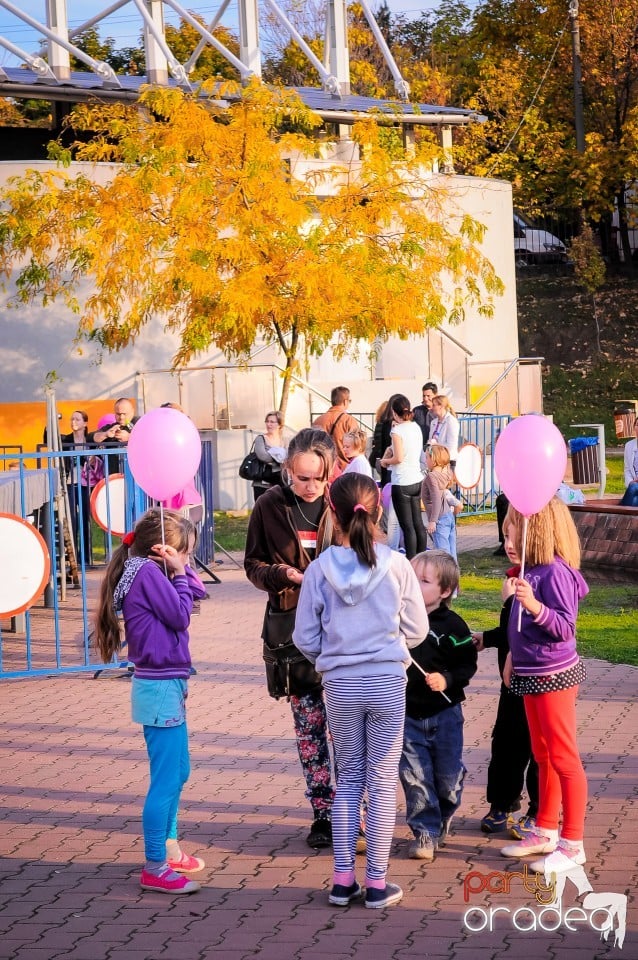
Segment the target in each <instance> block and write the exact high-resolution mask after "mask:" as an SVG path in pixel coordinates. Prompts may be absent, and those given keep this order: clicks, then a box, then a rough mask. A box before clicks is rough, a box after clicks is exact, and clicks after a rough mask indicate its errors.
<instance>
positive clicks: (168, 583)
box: [118, 558, 196, 680]
mask: <svg viewBox="0 0 638 960" xmlns="http://www.w3.org/2000/svg"><path fill="white" fill-rule="evenodd" d="M135 560H137V558H135ZM128 564H131V566H130V567H129V570H127V567H126V566H125V570H124V574H123V577H122V580H120V585H122V589H121V591H120V592H121V593H123V594H124V596H123V599H122V601H121V607H122V614H123V616H124V627H125V635H126V642H127V646H128V650H127V657H128V659H129V660H131V661H132V663H134V664H135V676H136V677H137V678H138V679H141V680H173V679H184V680H187V679H188V677H189V676H190V668H191V657H190V652H189V649H188V627H189V624H190V619H191V611H192V609H193V588H194V587H195V586H196V585H195V583H191V581H190V579H189V576H188V573H187V574H186V575H185V576H183V577H182V576H177V577H173V579H172V580H169V579H168V577H167V576H166V575H165V574H164V572H163V570H162V569H161V568H160V567H159V566H158V565H157V563H155V562H154V561H153V560H147V561H142V562H141V563H139V560H137V562H136V563H135V564H132V563H131V561H127V565H128ZM136 568H137V569H136ZM120 585H118V586H120Z"/></svg>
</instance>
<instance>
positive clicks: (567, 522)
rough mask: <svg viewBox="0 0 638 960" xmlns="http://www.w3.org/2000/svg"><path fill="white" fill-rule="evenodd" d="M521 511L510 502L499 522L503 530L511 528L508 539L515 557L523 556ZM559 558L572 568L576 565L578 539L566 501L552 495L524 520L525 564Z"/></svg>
mask: <svg viewBox="0 0 638 960" xmlns="http://www.w3.org/2000/svg"><path fill="white" fill-rule="evenodd" d="M524 520H525V518H524V517H523V515H522V513H519V512H518V510H515V509H514V507H513V506H512V505H511V504H510V506H509V507H508V509H507V514H506V515H505V520H504V521H503V529H505V526H506V525H507V527H508V529H510V528H511V533H510V539H511V540H512V542H513V544H514V546H515V548H516V552H517V553H518V555H519V557H522V556H523V523H524ZM556 557H560V558H561V560H564V561H565V563H566V564H568V565H569V566H570V567H572V568H573V569H574V570H578V569H579V567H580V540H579V539H578V531H577V530H576V524H575V523H574V521H573V519H572V515H571V513H570V512H569V507H568V506H567V504H565V503H563V501H562V500H559V499H558V497H552V499H551V500H550V501H549V503H548V504H547V506H545V507H543V509H542V510H539V512H538V513H534V514H532V516H531V517H529V518H528V521H527V541H526V546H525V565H526V566H527V567H540V566H546V565H547V564H550V563H553V562H554V560H555V558H556Z"/></svg>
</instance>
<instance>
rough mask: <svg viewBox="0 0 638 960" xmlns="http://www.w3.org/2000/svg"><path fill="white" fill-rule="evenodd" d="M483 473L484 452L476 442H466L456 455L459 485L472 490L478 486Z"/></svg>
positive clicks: (455, 471) (455, 473) (456, 474)
mask: <svg viewBox="0 0 638 960" xmlns="http://www.w3.org/2000/svg"><path fill="white" fill-rule="evenodd" d="M482 473H483V454H482V453H481V450H480V448H479V447H477V446H476V444H475V443H464V444H463V446H462V447H461V449H460V450H459V452H458V453H457V455H456V466H455V468H454V476H455V477H456V482H457V483H458V485H459V487H463V489H464V490H471V489H472V488H473V487H476V486H478V483H479V480H480V479H481V474H482Z"/></svg>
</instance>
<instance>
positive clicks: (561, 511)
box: [501, 497, 588, 875]
mask: <svg viewBox="0 0 638 960" xmlns="http://www.w3.org/2000/svg"><path fill="white" fill-rule="evenodd" d="M504 526H505V527H506V528H507V534H506V536H507V539H508V540H511V545H512V546H513V547H514V549H516V551H517V552H518V553H519V555H522V551H523V517H522V515H521V514H520V513H518V511H516V510H514V508H513V507H511V506H510V507H509V509H508V512H507V518H506V523H505V525H504ZM579 566H580V545H579V541H578V534H577V532H576V527H575V525H574V521H573V520H572V518H571V514H570V512H569V510H568V508H567V507H566V506H565V504H564V503H562V501H560V500H558V499H557V498H556V497H554V498H553V499H552V500H551V501H550V502H549V503H548V504H547V506H546V507H544V508H543V509H542V510H541V511H540V512H539V513H536V514H534V515H533V516H531V517H530V518H529V520H528V531H527V543H526V548H525V575H524V579H521V578H516V579H515V580H514V587H515V595H514V602H513V604H512V608H511V611H510V616H509V621H508V625H507V636H508V640H509V645H510V651H511V653H510V658H509V663H507V664H506V666H505V670H504V673H503V680H504V682H505V683H507V682H508V680H509V686H510V689H511V690H512V692H513V693H517V694H520V695H522V697H523V701H524V704H525V713H526V715H527V721H528V724H529V731H530V738H531V742H532V752H533V754H534V758H535V759H536V762H537V763H538V780H539V807H538V814H537V816H536V829H535V830H534V831H532V833H531V834H529V835H528V836H526V837H525V838H524V839H523V840H521V841H520V842H518V843H515V844H511V845H509V846H507V847H503V849H502V850H501V853H502V854H503V856H504V857H517V858H518V857H526V856H534V855H536V856H537V855H543V856H542V857H541V859H539V860H535V861H533V862H532V863H531V868H532V869H533V870H538V871H539V872H541V873H546V874H547V875H549V874H551V873H563V872H565V871H567V870H569V869H570V868H571V867H573V866H574V865H575V864H583V863H585V859H586V858H585V851H584V848H583V832H584V825H585V807H586V804H587V779H586V777H585V771H584V769H583V765H582V762H581V759H580V756H579V753H578V746H577V743H576V694H577V692H578V685H579V684H580V683H582V681H583V680H584V679H585V667H584V664H583V663H582V661H581V659H580V658H579V656H578V653H577V650H576V616H577V614H578V603H579V601H580V600H582V598H583V597H584V596H586V594H587V593H588V587H587V584H586V583H585V581H584V579H583V577H582V576H581V574H580V573H579V572H578V567H579ZM521 608H522V616H520V629H519V611H521ZM561 807H562V813H563V816H562V826H561V830H560V835H559V830H558V827H559V814H560V811H561Z"/></svg>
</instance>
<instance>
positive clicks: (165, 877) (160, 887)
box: [140, 866, 202, 894]
mask: <svg viewBox="0 0 638 960" xmlns="http://www.w3.org/2000/svg"><path fill="white" fill-rule="evenodd" d="M140 887H141V888H142V890H156V891H157V892H158V893H172V894H179V893H197V891H198V890H201V889H202V888H201V886H200V885H199V883H197V881H196V880H187V879H186V877H182V876H180V874H179V873H175V871H174V870H171V868H170V867H168V866H167V867H165V868H164V869H163V870H162V872H161V873H160V874H159V876H156V875H155V874H154V873H148V871H147V870H142V875H141V877H140Z"/></svg>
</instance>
